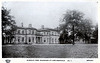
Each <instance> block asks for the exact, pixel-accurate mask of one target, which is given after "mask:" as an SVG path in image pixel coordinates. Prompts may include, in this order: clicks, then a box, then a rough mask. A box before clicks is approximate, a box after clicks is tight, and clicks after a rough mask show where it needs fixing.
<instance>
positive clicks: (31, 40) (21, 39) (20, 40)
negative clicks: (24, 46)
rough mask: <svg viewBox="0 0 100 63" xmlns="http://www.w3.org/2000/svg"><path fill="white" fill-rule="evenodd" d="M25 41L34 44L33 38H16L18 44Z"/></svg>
mask: <svg viewBox="0 0 100 63" xmlns="http://www.w3.org/2000/svg"><path fill="white" fill-rule="evenodd" d="M31 38H32V39H31ZM25 41H28V42H34V37H28V38H27V39H26V38H25V37H18V42H25Z"/></svg>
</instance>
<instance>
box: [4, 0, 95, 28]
mask: <svg viewBox="0 0 100 63" xmlns="http://www.w3.org/2000/svg"><path fill="white" fill-rule="evenodd" d="M3 6H5V7H6V8H8V9H11V15H13V16H14V17H15V21H16V24H17V25H18V26H21V23H22V22H23V24H24V26H25V27H27V26H28V24H32V26H33V27H35V28H41V25H44V26H45V27H49V28H55V27H57V26H59V23H60V22H59V21H60V19H61V18H62V16H63V14H65V13H66V11H67V10H79V11H81V12H83V13H84V14H85V17H86V18H90V19H91V20H92V21H93V23H97V3H96V2H3Z"/></svg>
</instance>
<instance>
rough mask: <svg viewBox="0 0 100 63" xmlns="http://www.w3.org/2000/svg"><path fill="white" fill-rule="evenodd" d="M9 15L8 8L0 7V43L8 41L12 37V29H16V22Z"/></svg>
mask: <svg viewBox="0 0 100 63" xmlns="http://www.w3.org/2000/svg"><path fill="white" fill-rule="evenodd" d="M13 18H14V17H13V16H11V15H10V10H7V9H6V8H4V7H2V44H4V42H5V41H6V42H10V43H11V41H12V39H13V38H14V31H15V30H16V22H15V20H13Z"/></svg>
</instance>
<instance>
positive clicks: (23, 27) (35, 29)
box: [17, 27, 37, 30]
mask: <svg viewBox="0 0 100 63" xmlns="http://www.w3.org/2000/svg"><path fill="white" fill-rule="evenodd" d="M17 29H31V30H37V29H36V28H33V27H32V28H29V27H17Z"/></svg>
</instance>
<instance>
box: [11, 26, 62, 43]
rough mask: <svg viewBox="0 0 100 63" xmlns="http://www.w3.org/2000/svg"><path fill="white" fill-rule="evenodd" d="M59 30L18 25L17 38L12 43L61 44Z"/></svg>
mask: <svg viewBox="0 0 100 63" xmlns="http://www.w3.org/2000/svg"><path fill="white" fill-rule="evenodd" d="M59 35H60V33H59V31H58V30H55V29H50V28H41V29H36V28H33V27H32V26H31V24H29V27H23V26H22V27H17V30H16V32H15V39H13V41H12V43H17V44H24V43H26V44H59V40H58V39H59Z"/></svg>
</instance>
